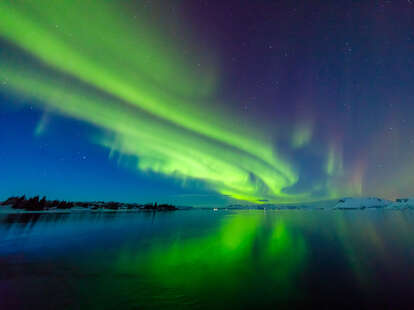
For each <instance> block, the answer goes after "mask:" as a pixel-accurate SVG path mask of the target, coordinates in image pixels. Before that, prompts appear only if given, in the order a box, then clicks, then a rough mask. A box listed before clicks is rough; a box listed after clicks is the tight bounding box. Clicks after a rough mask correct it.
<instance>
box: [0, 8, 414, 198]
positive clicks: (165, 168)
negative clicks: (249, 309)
mask: <svg viewBox="0 0 414 310" xmlns="http://www.w3.org/2000/svg"><path fill="white" fill-rule="evenodd" d="M413 10H414V9H413V4H412V3H411V2H410V1H408V2H404V3H402V2H401V3H398V4H397V3H394V2H390V1H380V2H378V3H369V2H363V3H350V2H346V1H337V2H335V3H329V4H328V3H324V2H318V1H316V2H312V3H310V2H305V1H302V2H300V1H299V2H295V3H292V2H289V1H282V2H272V1H263V2H253V1H251V2H248V1H241V2H239V1H223V2H221V1H202V0H196V1H176V2H175V1H171V2H168V4H167V3H166V1H104V0H100V1H81V0H77V1H59V2H51V1H46V0H38V1H23V0H22V1H12V0H5V1H1V2H0V94H1V97H0V113H1V114H0V116H1V119H0V120H1V121H2V126H3V129H2V133H1V135H0V139H1V143H2V145H3V146H5V147H4V149H3V150H2V153H1V154H0V155H1V162H0V169H1V170H2V171H5V173H4V174H3V176H2V178H1V179H0V185H1V187H2V188H5V189H6V192H5V193H4V195H5V196H7V195H8V194H13V193H16V192H19V191H21V190H22V189H21V187H22V184H21V180H20V179H21V178H19V177H15V175H16V171H19V167H21V166H22V165H23V167H24V165H29V166H31V169H34V170H31V173H32V178H33V179H34V178H39V173H40V171H46V173H45V177H44V178H42V180H44V181H42V182H40V184H36V185H31V184H30V180H25V182H26V183H25V186H24V187H23V189H25V190H28V191H29V192H30V191H40V192H41V193H42V194H46V195H52V196H53V195H55V196H56V195H58V194H62V193H63V195H66V196H67V197H65V198H68V199H78V197H87V198H88V199H101V198H100V197H98V195H99V192H105V195H107V196H105V197H104V198H103V199H119V200H140V199H141V197H143V196H145V195H148V196H145V198H148V197H149V198H151V199H154V200H155V199H157V197H159V198H160V200H169V199H170V200H173V201H174V202H177V203H184V204H200V203H199V202H198V201H195V200H194V199H193V198H191V197H209V196H217V197H219V199H223V200H225V201H226V202H227V201H230V202H234V201H238V200H239V201H242V202H253V203H258V202H272V203H277V202H307V201H316V200H323V199H334V198H338V197H341V196H349V195H351V196H360V195H375V196H381V197H387V198H395V197H399V196H407V195H412V187H411V185H410V184H412V181H413V176H412V171H413V169H414V166H413V158H412V154H414V153H413V151H414V125H413V122H412V121H411V117H410V116H411V115H412V114H413V112H414V91H413V88H412V84H413V82H414V56H413V55H414V32H413V29H414V18H413V16H414V12H413ZM28 115H29V116H28ZM27 119H30V120H33V119H34V120H35V121H34V122H33V123H32V122H29V123H28V122H27ZM23 122H25V123H26V124H25V125H24V126H18V125H16V124H19V123H23ZM13 128H15V129H14V130H13ZM80 128H81V129H80ZM16 140H18V141H19V143H13V141H16ZM62 141H64V143H63V142H62ZM46 142H47V143H46ZM45 145H46V146H45ZM39 148H42V150H43V149H45V148H47V149H52V151H51V152H52V153H53V152H57V151H56V149H58V150H59V151H58V153H59V154H66V155H65V156H61V155H51V156H50V157H48V158H47V160H46V159H45V158H44V153H42V152H43V151H42V152H39V151H38V150H39ZM80 148H81V149H82V151H81V152H80V151H78V149H80ZM53 149H55V150H53ZM74 149H76V150H74ZM67 154H75V155H74V156H75V157H76V158H77V159H79V160H77V159H76V160H70V161H68V160H67V158H66V157H68V156H67ZM76 154H78V155H76ZM70 156H72V155H70ZM70 156H69V157H70ZM72 157H73V156H72ZM62 158H63V159H62ZM85 160H87V161H88V163H89V164H87V165H85ZM35 167H41V168H39V169H37V168H35ZM108 167H112V168H108ZM118 170H119V171H124V172H114V171H118ZM76 171H79V172H78V173H75V172H76ZM124 173H125V174H124ZM17 174H18V173H17ZM119 174H120V175H121V177H120V175H119ZM22 177H24V175H23V173H22ZM65 178H68V180H69V179H70V180H71V181H68V182H69V184H70V189H65V190H62V189H61V188H59V185H56V184H61V185H60V186H61V187H65V186H67V183H66V184H65V182H62V179H65ZM102 179H105V181H102ZM132 180H135V181H132ZM32 183H39V182H38V181H33V182H32ZM126 183H128V184H129V185H127V186H120V185H119V184H126ZM51 184H53V185H51ZM91 184H99V189H98V190H97V189H96V188H95V187H93V185H91ZM145 184H150V186H151V188H152V189H151V190H150V193H148V191H147V190H146V189H145V186H146V185H145ZM84 192H89V193H91V194H90V195H89V196H88V195H87V194H84ZM171 195H173V196H174V198H171ZM180 197H181V198H180ZM182 197H190V198H189V200H185V201H184V200H183V198H182ZM201 204H202V203H201Z"/></svg>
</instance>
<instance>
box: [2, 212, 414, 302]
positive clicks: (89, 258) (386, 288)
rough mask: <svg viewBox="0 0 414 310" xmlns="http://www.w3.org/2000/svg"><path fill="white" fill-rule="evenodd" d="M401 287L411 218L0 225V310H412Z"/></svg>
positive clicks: (411, 257)
mask: <svg viewBox="0 0 414 310" xmlns="http://www.w3.org/2000/svg"><path fill="white" fill-rule="evenodd" d="M413 279H414V212H413V211H387V210H358V211H333V210H283V211H282V210H277V211H275V210H271V211H265V210H219V211H216V212H214V211H213V210H197V209H193V210H180V211H175V212H158V213H153V212H133V213H130V212H129V213H126V212H114V213H104V212H100V213H85V212H84V213H71V214H14V215H12V214H3V215H0V309H37V308H40V309H253V308H256V309H262V308H265V309H275V308H289V309H292V308H309V306H319V307H320V308H326V309H330V308H332V307H334V306H335V307H338V306H341V307H344V306H347V307H349V308H352V309H357V308H372V307H376V308H381V307H383V308H396V307H399V308H403V307H404V308H413V307H414V297H413V296H414V280H413ZM410 304H411V307H410Z"/></svg>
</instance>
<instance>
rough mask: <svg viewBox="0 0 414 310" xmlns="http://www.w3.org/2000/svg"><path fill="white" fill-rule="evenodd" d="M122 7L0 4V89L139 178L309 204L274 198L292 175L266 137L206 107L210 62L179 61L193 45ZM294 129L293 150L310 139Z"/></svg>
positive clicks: (214, 78) (210, 95)
mask: <svg viewBox="0 0 414 310" xmlns="http://www.w3.org/2000/svg"><path fill="white" fill-rule="evenodd" d="M126 4H127V3H123V5H122V6H121V5H120V4H119V2H115V1H113V2H112V1H62V2H53V3H52V2H50V1H45V0H37V1H1V2H0V37H1V38H3V40H5V41H6V42H8V44H10V45H11V46H12V48H13V49H14V50H13V52H10V53H9V54H7V55H6V57H2V58H1V60H0V66H1V68H2V69H1V70H0V79H2V80H3V81H5V83H6V85H5V86H3V89H4V90H5V91H8V92H10V93H12V94H13V95H15V96H17V97H21V98H24V99H28V100H31V103H33V100H34V101H35V103H37V104H38V105H39V107H40V108H42V109H44V110H46V111H47V112H52V113H58V114H61V115H64V116H68V117H72V118H76V119H79V120H83V121H85V122H87V123H89V124H93V125H94V126H97V127H98V128H101V129H102V132H103V134H102V135H101V136H99V137H93V140H94V142H97V143H99V144H100V145H103V146H105V147H108V148H109V149H111V154H114V153H115V154H120V156H122V155H130V156H134V157H136V158H137V169H139V170H140V171H151V172H155V173H159V174H161V175H166V176H169V177H172V178H174V179H177V180H182V181H183V182H184V181H186V180H201V181H203V182H204V183H205V184H206V186H207V188H209V189H211V190H214V191H216V192H218V193H220V194H223V195H228V196H231V197H232V198H235V199H239V200H245V201H251V202H257V201H258V200H264V199H266V200H268V201H269V202H296V201H305V200H310V199H311V198H310V196H309V195H308V194H306V193H304V194H300V195H297V194H295V195H291V194H287V193H285V192H284V189H286V188H288V187H290V186H292V185H294V184H295V183H296V182H297V181H298V179H299V175H298V171H297V170H296V169H295V167H294V165H293V164H292V163H290V162H289V161H287V160H286V159H285V158H283V156H281V154H279V153H278V152H277V150H275V148H274V145H273V144H274V143H272V141H271V137H269V136H268V135H267V136H266V135H264V134H263V133H261V132H260V131H259V130H257V129H256V127H255V126H254V125H253V124H250V125H249V123H248V122H247V121H244V120H242V119H241V117H239V116H238V115H233V114H234V113H231V112H230V111H226V110H225V108H224V107H222V106H221V105H219V104H217V102H215V104H214V103H213V102H214V99H215V98H214V95H215V90H216V85H217V83H218V77H219V76H218V75H219V74H218V70H217V65H216V64H215V62H214V60H213V59H211V57H208V56H207V55H206V54H207V53H203V52H202V51H192V52H190V53H189V55H183V54H182V53H180V52H179V46H180V47H181V48H182V46H185V48H184V49H187V50H191V48H190V47H189V46H190V45H191V46H192V45H194V44H188V43H187V41H185V39H184V38H180V40H179V42H178V43H179V44H178V43H177V42H175V44H174V43H173V42H172V41H173V40H171V38H170V37H169V36H167V35H166V34H163V33H162V31H160V29H164V28H163V27H161V26H158V27H157V25H153V23H150V22H149V21H147V20H146V18H145V17H144V16H140V15H134V16H131V14H130V13H129V12H130V11H134V10H129V9H128V7H127V5H126ZM135 11H137V10H135ZM176 26H177V27H176V28H177V29H181V28H180V27H178V24H177V25H176ZM187 37H190V35H187ZM187 46H188V48H187ZM16 50H17V52H16ZM194 54H196V55H197V57H198V58H200V59H201V62H202V63H203V66H202V69H200V66H198V64H199V62H200V59H196V57H195V56H194V57H192V56H190V55H194ZM210 54H211V53H210ZM22 58H23V60H22ZM192 58H194V59H192ZM226 115H233V116H232V117H231V118H230V117H225V116H226ZM241 122H243V124H245V126H240V123H241ZM39 128H40V129H41V130H37V132H42V131H43V130H44V128H43V126H40V127H39ZM298 130H299V131H298V133H297V134H296V136H295V138H294V143H293V144H294V146H295V147H301V146H303V145H304V144H306V143H307V142H308V141H309V140H310V138H311V128H308V127H307V126H305V127H303V128H299V129H298ZM331 166H332V164H329V165H328V168H327V169H328V171H331V170H332V168H331Z"/></svg>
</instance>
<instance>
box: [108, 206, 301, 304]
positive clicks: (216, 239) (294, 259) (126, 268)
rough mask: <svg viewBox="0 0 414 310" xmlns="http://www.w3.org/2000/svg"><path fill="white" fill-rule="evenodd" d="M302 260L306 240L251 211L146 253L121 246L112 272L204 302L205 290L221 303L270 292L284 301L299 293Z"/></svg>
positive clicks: (155, 244)
mask: <svg viewBox="0 0 414 310" xmlns="http://www.w3.org/2000/svg"><path fill="white" fill-rule="evenodd" d="M306 259H307V246H306V243H305V240H304V238H303V236H302V235H301V234H300V233H298V232H294V231H293V230H292V228H291V226H290V223H289V222H288V221H285V220H284V219H278V218H276V217H274V216H263V214H261V213H260V212H253V213H247V214H237V215H232V216H229V217H224V218H222V219H221V221H220V224H219V225H218V227H217V228H216V227H215V228H214V229H213V230H212V231H209V232H208V233H207V234H206V235H202V236H197V237H194V236H181V235H180V234H177V235H175V236H173V237H172V238H170V240H169V241H166V240H163V241H159V242H157V241H156V240H155V241H154V242H153V244H152V245H151V246H149V248H148V249H147V250H145V251H142V249H141V251H136V252H135V251H134V250H133V249H131V248H125V249H124V250H123V251H122V252H121V254H120V256H119V259H118V261H117V264H116V270H117V272H121V273H128V274H130V273H133V274H138V275H140V276H141V277H144V278H147V279H150V281H151V282H152V283H156V284H157V285H159V286H161V287H164V288H175V289H178V290H179V291H180V292H184V294H187V295H191V296H197V297H198V298H204V297H203V296H205V298H206V300H208V298H209V297H208V292H214V294H215V295H216V294H219V295H221V294H220V292H217V291H215V290H216V289H219V290H221V291H223V292H225V295H223V296H221V297H220V298H224V299H231V298H235V296H237V295H239V294H240V292H242V291H245V292H246V293H248V294H249V292H255V293H254V294H256V295H257V292H258V291H259V293H260V294H261V293H263V294H273V292H274V291H275V290H277V292H278V293H277V295H278V296H279V298H281V299H284V298H291V297H292V296H294V295H297V294H298V291H297V285H296V286H295V284H296V281H297V277H298V275H299V274H300V273H301V272H303V270H304V266H305V263H306ZM256 297H257V296H256ZM256 297H253V296H252V299H254V298H256ZM209 302H212V301H211V300H209ZM252 302H253V300H252Z"/></svg>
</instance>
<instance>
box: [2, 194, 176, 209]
mask: <svg viewBox="0 0 414 310" xmlns="http://www.w3.org/2000/svg"><path fill="white" fill-rule="evenodd" d="M0 205H3V206H8V205H11V206H12V208H13V209H22V210H26V211H43V210H50V209H71V208H73V207H75V206H77V207H82V208H90V209H91V210H98V209H110V210H119V209H128V210H132V209H139V210H152V211H174V210H177V207H175V206H173V205H170V204H157V203H156V202H155V203H147V204H144V205H142V204H136V203H121V202H114V201H109V202H104V201H96V202H73V201H65V200H46V197H45V196H43V198H41V199H40V197H39V196H35V197H32V198H26V195H23V196H21V197H10V198H8V199H7V200H5V201H3V202H2V203H1V204H0Z"/></svg>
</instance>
